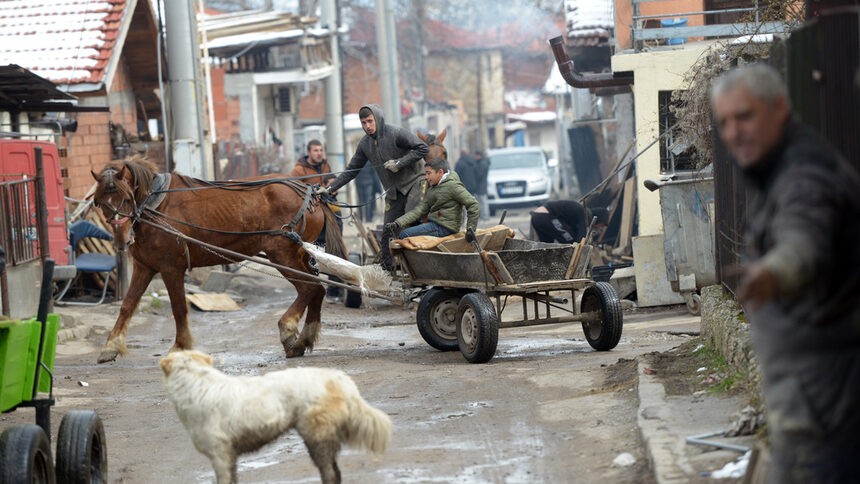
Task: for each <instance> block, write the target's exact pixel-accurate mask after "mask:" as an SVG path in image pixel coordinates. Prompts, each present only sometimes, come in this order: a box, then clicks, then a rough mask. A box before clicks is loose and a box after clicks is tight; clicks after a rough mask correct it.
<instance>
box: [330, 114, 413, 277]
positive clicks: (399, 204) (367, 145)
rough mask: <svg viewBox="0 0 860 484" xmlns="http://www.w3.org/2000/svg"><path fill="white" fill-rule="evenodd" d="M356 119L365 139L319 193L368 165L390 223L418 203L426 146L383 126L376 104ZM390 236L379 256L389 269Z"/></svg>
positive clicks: (333, 188)
mask: <svg viewBox="0 0 860 484" xmlns="http://www.w3.org/2000/svg"><path fill="white" fill-rule="evenodd" d="M358 118H359V119H360V120H361V127H362V129H364V133H365V136H364V137H363V138H362V139H361V141H359V142H358V148H357V149H356V150H355V154H353V155H352V159H351V160H349V163H348V164H347V165H346V170H344V171H343V172H342V173H341V174H340V175H338V177H337V178H335V179H334V181H332V182H331V183H330V184H329V185H328V187H326V188H320V190H319V193H327V194H328V193H333V192H335V191H337V190H338V189H339V188H340V187H342V186H344V185H346V184H347V183H349V182H350V181H352V180H353V179H354V178H355V177H356V176H358V172H359V171H360V170H361V169H362V168H363V167H364V165H365V164H367V162H368V161H369V162H370V165H371V166H372V167H373V169H374V171H376V174H377V175H378V176H379V181H380V182H381V183H382V189H383V190H384V193H385V214H384V217H383V219H384V220H383V223H386V224H387V223H390V222H393V221H394V220H396V219H397V217H400V216H401V215H403V214H404V213H406V212H408V211H409V210H411V209H413V208H414V207H415V206H417V205H418V202H420V201H421V195H422V193H421V191H422V181H423V179H424V161H423V159H424V156H425V155H426V154H427V149H428V148H427V144H425V143H424V142H423V141H421V140H420V139H418V136H416V135H415V134H414V133H412V132H410V131H408V130H405V129H403V128H401V127H399V126H392V125H390V124H385V118H384V116H383V114H382V108H381V107H379V106H378V105H376V104H368V105H365V106H362V108H361V109H359V110H358ZM391 235H392V234H388V233H386V234H384V236H383V240H382V244H381V248H382V253H381V254H380V256H381V257H380V262H381V263H382V265H383V267H386V268H390V266H391V253H390V252H389V250H388V241H389V240H390V239H391Z"/></svg>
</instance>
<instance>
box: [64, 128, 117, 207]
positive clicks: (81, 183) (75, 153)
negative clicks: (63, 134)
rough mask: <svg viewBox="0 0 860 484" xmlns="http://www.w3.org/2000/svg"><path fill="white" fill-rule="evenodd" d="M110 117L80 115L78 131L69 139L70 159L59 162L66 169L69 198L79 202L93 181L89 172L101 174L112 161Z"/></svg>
mask: <svg viewBox="0 0 860 484" xmlns="http://www.w3.org/2000/svg"><path fill="white" fill-rule="evenodd" d="M110 116H111V115H110V113H78V130H77V131H76V132H74V133H70V135H69V144H68V156H67V157H66V158H65V159H63V158H61V159H60V162H61V167H62V168H63V169H64V175H65V177H64V178H63V186H64V187H65V191H66V194H67V195H68V196H70V197H72V198H76V199H80V198H83V197H84V195H86V193H87V191H88V190H89V189H90V187H91V186H92V185H93V183H94V180H93V177H92V175H91V174H90V170H93V171H95V172H98V171H99V170H100V169H101V168H102V167H103V166H104V165H105V164H106V163H107V162H109V161H110V160H111V158H112V150H111V145H110V130H109V128H108V122H109V121H110Z"/></svg>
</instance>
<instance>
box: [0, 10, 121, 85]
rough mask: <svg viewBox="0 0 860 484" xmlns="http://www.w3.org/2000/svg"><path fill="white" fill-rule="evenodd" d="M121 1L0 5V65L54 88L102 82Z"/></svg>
mask: <svg viewBox="0 0 860 484" xmlns="http://www.w3.org/2000/svg"><path fill="white" fill-rule="evenodd" d="M125 8H126V0H7V1H3V2H0V64H18V65H20V66H21V67H24V68H27V69H29V70H31V71H33V72H35V73H36V74H38V75H40V76H42V77H44V78H46V79H49V80H51V81H53V82H54V83H56V84H82V83H94V84H98V83H100V82H102V81H103V80H104V76H105V69H106V67H107V65H108V63H109V62H110V58H111V55H112V54H113V49H114V47H115V46H116V43H117V39H118V37H119V29H120V25H121V23H122V17H123V14H124V13H125Z"/></svg>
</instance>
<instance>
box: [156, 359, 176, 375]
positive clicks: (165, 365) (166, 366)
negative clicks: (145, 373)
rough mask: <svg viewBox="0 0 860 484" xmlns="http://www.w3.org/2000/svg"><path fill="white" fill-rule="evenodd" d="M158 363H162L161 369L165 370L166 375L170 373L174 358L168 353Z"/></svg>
mask: <svg viewBox="0 0 860 484" xmlns="http://www.w3.org/2000/svg"><path fill="white" fill-rule="evenodd" d="M158 363H159V364H160V365H161V371H163V372H164V375H165V376H166V375H169V374H170V370H171V365H172V364H173V358H171V357H170V355H167V356H165V357H164V358H162V359H161V360H160V361H159V362H158Z"/></svg>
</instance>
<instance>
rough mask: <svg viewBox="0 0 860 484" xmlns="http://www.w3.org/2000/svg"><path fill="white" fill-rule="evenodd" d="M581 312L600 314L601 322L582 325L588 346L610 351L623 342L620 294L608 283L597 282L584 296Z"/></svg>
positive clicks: (622, 315)
mask: <svg viewBox="0 0 860 484" xmlns="http://www.w3.org/2000/svg"><path fill="white" fill-rule="evenodd" d="M581 310H582V312H583V313H590V312H595V311H596V312H599V313H600V315H601V322H599V323H587V322H584V321H583V323H582V332H583V333H585V339H586V340H587V341H588V344H590V345H591V347H592V348H594V349H596V350H597V351H609V350H611V349H612V348H615V347H616V346H617V345H618V341H619V340H621V330H622V329H623V327H624V313H623V312H622V310H621V301H619V300H618V293H616V292H615V288H614V287H612V284H609V283H608V282H595V283H594V285H593V286H589V287H588V288H586V289H585V292H583V294H582V303H581Z"/></svg>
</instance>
